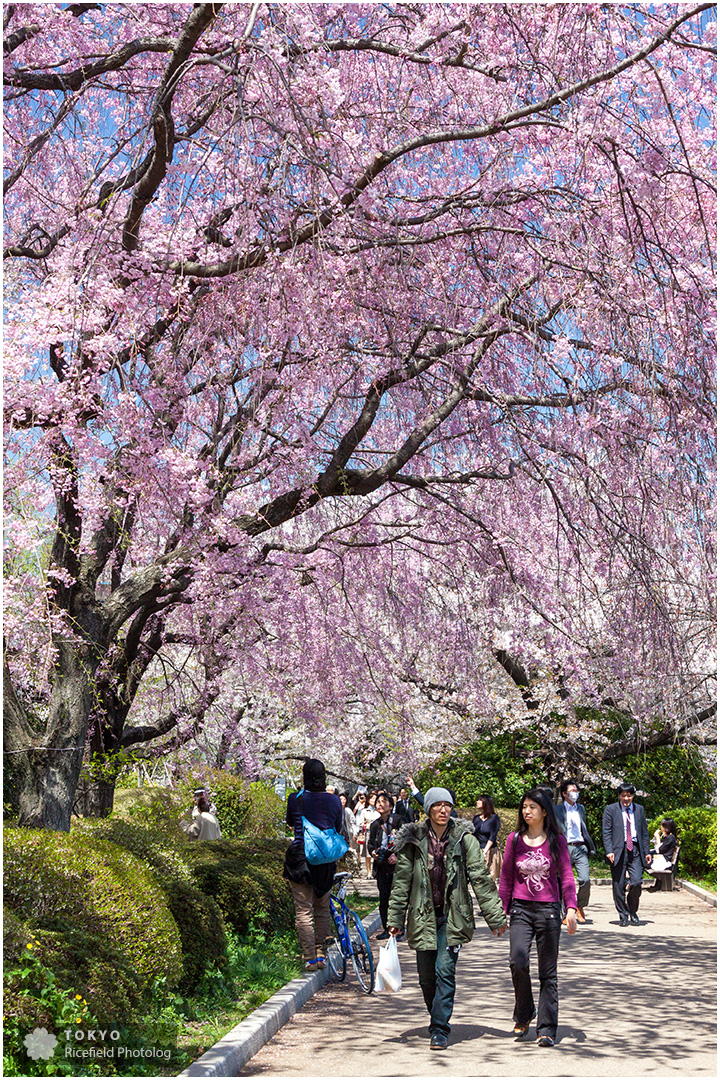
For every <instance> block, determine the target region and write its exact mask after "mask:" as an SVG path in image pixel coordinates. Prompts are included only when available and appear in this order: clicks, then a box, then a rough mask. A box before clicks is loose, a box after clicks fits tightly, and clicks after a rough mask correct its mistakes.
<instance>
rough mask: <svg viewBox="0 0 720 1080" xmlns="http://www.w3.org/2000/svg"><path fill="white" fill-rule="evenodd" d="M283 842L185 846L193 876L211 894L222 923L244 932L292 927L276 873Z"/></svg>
mask: <svg viewBox="0 0 720 1080" xmlns="http://www.w3.org/2000/svg"><path fill="white" fill-rule="evenodd" d="M286 848H287V841H285V840H225V839H223V840H216V841H214V842H213V843H208V844H197V845H191V846H189V849H188V855H189V859H190V860H191V863H192V866H193V878H194V880H195V882H196V884H197V885H198V886H199V888H200V889H202V891H203V892H204V893H207V894H208V895H210V896H212V897H214V899H215V900H216V901H217V903H218V904H219V906H220V909H221V911H222V913H223V916H224V918H225V921H226V922H227V923H228V925H230V926H231V927H232V928H233V930H235V931H236V933H238V934H240V935H244V934H246V933H247V932H248V930H249V929H250V928H251V927H254V928H256V929H257V930H262V931H266V932H268V933H272V932H279V933H282V932H284V931H285V930H288V929H290V928H292V926H293V925H294V919H295V908H294V905H293V902H292V897H291V895H290V890H289V888H288V885H287V881H286V880H285V879H284V878H283V876H282V869H283V863H284V859H285V850H286Z"/></svg>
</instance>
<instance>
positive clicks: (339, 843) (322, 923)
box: [283, 758, 347, 971]
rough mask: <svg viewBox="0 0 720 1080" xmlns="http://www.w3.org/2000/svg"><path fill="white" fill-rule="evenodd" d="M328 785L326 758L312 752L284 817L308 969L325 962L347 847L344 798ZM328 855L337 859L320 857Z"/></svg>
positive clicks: (287, 868) (286, 873)
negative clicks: (339, 866) (338, 872)
mask: <svg viewBox="0 0 720 1080" xmlns="http://www.w3.org/2000/svg"><path fill="white" fill-rule="evenodd" d="M326 786H327V777H326V773H325V766H324V765H323V763H322V761H319V760H318V759H317V758H308V759H307V760H306V761H305V764H304V765H303V788H302V790H301V791H299V792H297V794H293V795H290V796H289V797H288V801H287V814H286V817H285V820H286V822H287V824H288V825H289V826H290V828H291V829H292V830H293V834H294V835H293V840H292V843H291V844H290V846H289V848H288V849H287V852H286V854H285V865H284V867H283V877H284V878H286V879H287V881H288V884H289V886H290V892H291V893H292V898H293V901H294V903H295V929H296V931H297V936H298V940H299V941H300V948H301V949H302V954H303V957H304V959H305V964H306V967H307V970H308V971H317V970H318V969H319V968H324V967H325V941H326V939H327V938H328V937H329V936H330V890H331V888H332V883H333V877H334V876H335V870H336V867H337V859H339V858H340V857H341V856H342V855H343V854H344V853H345V851H347V842H346V841H345V840H344V838H343V837H342V835H341V833H342V825H343V807H342V803H341V802H340V799H339V797H338V796H337V795H333V794H332V792H329V791H326V790H325V788H326ZM325 859H330V860H332V861H317V860H325Z"/></svg>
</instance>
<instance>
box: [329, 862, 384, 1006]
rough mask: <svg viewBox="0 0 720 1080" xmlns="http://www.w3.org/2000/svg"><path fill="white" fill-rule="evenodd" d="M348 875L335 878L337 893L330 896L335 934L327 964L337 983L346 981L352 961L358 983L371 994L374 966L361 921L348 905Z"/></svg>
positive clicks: (331, 941)
mask: <svg viewBox="0 0 720 1080" xmlns="http://www.w3.org/2000/svg"><path fill="white" fill-rule="evenodd" d="M349 877H350V875H349V874H348V873H342V874H336V875H335V877H334V878H333V888H334V890H335V891H334V892H333V893H331V895H330V914H331V915H332V919H333V921H332V935H331V938H330V940H329V941H328V945H327V962H328V964H329V965H330V970H331V971H332V973H333V975H334V976H335V978H336V979H337V980H338V982H343V980H344V979H345V974H346V972H347V962H348V960H351V961H352V966H353V967H354V969H355V974H356V975H357V978H358V982H359V983H360V986H361V988H362V990H363V992H364V993H366V994H372V992H373V987H374V986H375V963H374V961H373V955H372V949H371V948H370V942H369V940H368V936H367V934H366V932H365V927H364V926H363V924H362V920H361V919H360V916H359V915H358V914H357V912H356V911H351V910H350V908H349V907H348V906H347V904H346V903H345V895H346V893H347V879H348V878H349Z"/></svg>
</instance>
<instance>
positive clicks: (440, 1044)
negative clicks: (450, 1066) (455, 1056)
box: [430, 1032, 448, 1050]
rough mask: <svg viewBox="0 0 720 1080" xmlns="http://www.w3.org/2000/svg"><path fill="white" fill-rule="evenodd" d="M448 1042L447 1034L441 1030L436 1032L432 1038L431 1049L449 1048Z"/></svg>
mask: <svg viewBox="0 0 720 1080" xmlns="http://www.w3.org/2000/svg"><path fill="white" fill-rule="evenodd" d="M447 1044H448V1039H447V1035H441V1034H440V1033H439V1032H436V1033H435V1034H434V1035H433V1036H431V1038H430V1049H431V1050H447Z"/></svg>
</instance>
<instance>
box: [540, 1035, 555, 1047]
mask: <svg viewBox="0 0 720 1080" xmlns="http://www.w3.org/2000/svg"><path fill="white" fill-rule="evenodd" d="M537 1044H538V1046H554V1045H555V1040H554V1039H553V1037H552V1035H540V1037H539V1038H538V1041H537Z"/></svg>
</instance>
